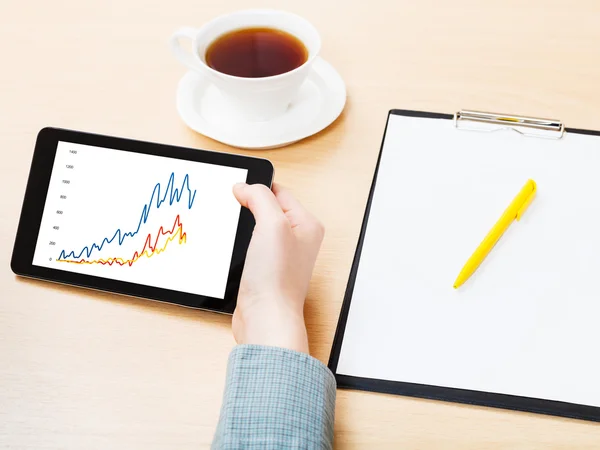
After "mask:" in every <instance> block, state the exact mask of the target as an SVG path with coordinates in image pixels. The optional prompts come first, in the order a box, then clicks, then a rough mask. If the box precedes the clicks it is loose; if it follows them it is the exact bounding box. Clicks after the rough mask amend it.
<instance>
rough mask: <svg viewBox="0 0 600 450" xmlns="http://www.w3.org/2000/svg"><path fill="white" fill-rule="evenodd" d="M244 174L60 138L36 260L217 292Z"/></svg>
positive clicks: (224, 274) (235, 222)
mask: <svg viewBox="0 0 600 450" xmlns="http://www.w3.org/2000/svg"><path fill="white" fill-rule="evenodd" d="M247 174H248V170H247V169H243V168H236V167H228V166H220V165H215V164H208V163H202V162H195V161H185V160H180V159H175V158H166V157H162V156H154V155H147V154H140V153H133V152H127V151H122V150H117V149H107V148H103V147H94V146H90V145H82V144H75V143H70V142H63V141H61V142H59V143H58V148H57V152H56V157H55V160H54V165H53V168H52V173H51V178H50V184H49V187H48V193H47V197H46V202H45V205H44V211H43V215H42V220H41V225H40V230H39V234H38V238H37V244H36V247H35V252H34V257H33V265H36V266H42V267H47V268H52V269H57V270H62V271H68V272H77V273H81V274H86V275H93V276H97V277H103V278H109V279H115V280H121V281H126V282H131V283H138V284H143V285H148V286H154V287H159V288H164V289H171V290H175V291H181V292H186V293H191V294H199V295H205V296H210V297H215V298H221V299H222V298H224V295H225V288H226V284H227V278H228V274H229V268H230V265H231V257H232V252H233V248H234V242H235V237H236V230H237V226H238V221H239V217H240V205H239V204H238V202H237V201H236V200H235V198H234V196H233V194H232V186H233V185H234V184H235V183H238V182H243V181H246V178H247Z"/></svg>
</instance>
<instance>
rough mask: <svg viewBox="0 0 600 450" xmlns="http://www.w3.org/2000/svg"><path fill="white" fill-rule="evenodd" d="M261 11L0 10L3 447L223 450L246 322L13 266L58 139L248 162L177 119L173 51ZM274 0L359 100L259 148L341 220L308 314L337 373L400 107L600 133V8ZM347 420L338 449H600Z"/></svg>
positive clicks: (161, 6) (595, 435)
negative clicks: (37, 168)
mask: <svg viewBox="0 0 600 450" xmlns="http://www.w3.org/2000/svg"><path fill="white" fill-rule="evenodd" d="M255 6H257V5H256V3H255V2H252V1H250V0H223V1H221V2H202V1H191V0H180V1H178V2H164V1H158V0H145V1H141V0H118V1H117V0H105V1H87V2H81V1H75V0H63V1H61V2H42V1H31V0H30V1H20V2H9V1H2V2H0V58H1V61H2V63H1V70H0V144H1V145H0V155H1V157H2V159H1V161H2V162H1V164H0V187H1V189H2V196H1V199H2V200H1V204H0V207H1V208H2V213H1V214H0V248H1V249H2V252H1V253H0V263H1V264H0V265H1V267H2V269H1V270H0V333H1V334H0V446H2V447H5V448H15V449H33V448H35V449H54V448H56V449H58V448H60V449H81V448H111V449H115V450H116V449H130V448H145V449H172V448H181V449H187V448H189V449H197V448H208V446H209V444H210V442H211V439H212V435H213V432H214V428H215V425H216V423H217V419H218V412H219V407H220V402H221V395H222V388H223V383H224V374H225V364H226V359H227V355H228V352H229V350H230V349H231V347H232V346H233V345H234V342H233V339H232V337H231V333H230V319H229V317H227V316H221V315H217V314H210V313H205V312H199V311H194V310H189V309H185V308H180V307H176V306H170V305H165V304H159V303H153V302H147V301H143V300H136V299H130V298H125V297H119V296H114V295H107V294H101V293H96V292H88V291H85V290H81V289H75V288H68V287H58V286H55V285H52V284H49V283H42V282H36V281H28V280H21V279H17V278H15V277H14V276H13V275H12V273H11V272H10V269H9V259H10V253H11V249H12V244H13V239H14V234H15V230H16V226H17V221H18V216H19V211H20V207H21V202H22V194H23V192H24V188H25V183H26V180H27V174H28V170H29V164H30V160H31V155H32V151H33V143H34V141H35V136H36V133H37V131H38V130H39V129H40V128H42V127H44V126H48V125H52V126H60V127H64V128H74V129H79V130H84V131H91V132H97V133H105V134H110V135H117V136H125V137H131V138H137V139H144V140H150V141H158V142H165V143H169V144H175V145H183V146H191V147H197V148H207V149H214V150H227V151H232V149H230V148H228V147H226V146H225V145H222V144H219V143H217V142H214V141H212V140H209V139H207V138H204V137H202V136H200V135H198V134H196V133H194V132H192V131H190V130H189V129H187V128H186V127H185V126H184V125H183V123H182V122H181V120H180V119H179V117H178V116H177V114H176V111H175V100H174V99H175V87H176V84H177V82H178V80H179V78H180V77H181V76H182V75H183V73H184V68H183V67H181V66H180V65H179V64H178V63H177V62H176V61H175V59H174V58H173V57H171V55H170V54H169V51H168V47H167V39H168V37H169V35H170V33H171V32H172V31H173V30H175V29H176V28H177V27H178V26H180V25H193V26H199V25H200V24H202V23H203V22H205V21H207V20H209V19H210V18H212V17H214V16H216V15H218V14H221V13H225V12H230V11H234V10H236V9H240V8H247V7H255ZM260 6H264V7H276V8H282V9H287V10H289V11H292V12H296V13H298V14H301V15H303V16H304V17H306V18H307V19H309V20H311V21H312V22H313V23H314V24H315V25H316V26H317V28H318V29H319V30H320V32H321V34H322V38H323V51H322V56H323V57H324V58H325V59H327V60H328V61H329V62H331V63H332V64H333V65H334V66H335V67H336V68H337V69H338V71H339V72H340V74H341V75H342V77H343V78H344V79H345V81H346V83H347V87H348V104H347V106H346V109H345V111H344V113H343V114H342V116H341V117H340V118H339V120H338V121H337V122H335V123H334V124H333V125H332V126H331V127H329V128H328V129H326V130H324V131H323V132H321V133H319V134H318V135H316V136H314V137H312V138H309V139H306V140H305V141H302V142H300V143H297V144H295V145H293V146H290V147H287V148H284V149H280V150H271V151H266V152H264V153H261V155H262V156H265V157H268V158H269V159H271V160H272V161H273V163H274V165H275V167H276V173H277V181H279V182H280V183H282V184H285V185H287V186H288V187H289V188H291V189H292V190H293V192H294V193H295V194H296V195H297V196H298V197H299V198H300V199H301V200H302V201H303V202H304V203H305V204H306V206H307V207H308V208H310V209H311V210H312V211H314V213H315V214H316V215H318V216H319V217H320V218H321V219H322V221H323V222H324V224H325V225H326V227H327V235H326V238H325V242H324V245H323V249H322V252H321V254H320V257H319V260H318V263H317V267H316V270H315V274H314V279H313V282H312V285H311V290H310V294H309V298H308V302H307V306H306V319H307V323H308V329H309V336H310V343H311V348H312V352H313V354H314V355H315V356H316V357H317V358H319V359H321V360H322V361H327V359H328V356H329V351H330V348H331V342H332V339H333V334H334V331H335V327H336V324H337V317H338V313H339V309H340V306H341V302H342V297H343V294H344V290H345V287H346V282H347V277H348V272H349V270H350V265H351V261H352V257H353V254H354V249H355V245H356V241H357V237H358V233H359V230H360V224H361V219H362V215H363V211H364V206H365V202H366V199H367V195H368V190H369V186H370V183H371V179H372V175H373V169H374V166H375V162H376V158H377V153H378V150H379V145H380V140H381V136H382V131H383V127H384V123H385V118H386V115H387V111H388V110H389V109H391V108H406V109H420V110H429V111H437V112H448V113H453V112H454V111H456V110H458V109H460V108H471V109H483V110H491V111H499V112H508V113H522V114H529V115H534V116H542V117H555V118H559V119H562V120H563V121H565V122H566V124H567V125H568V126H571V127H578V128H595V129H598V128H600V109H599V108H598V105H599V104H600V89H599V80H600V63H599V61H600V27H598V17H599V16H600V3H598V2H597V1H594V0H579V1H577V0H575V1H572V2H564V1H556V0H546V1H541V0H532V1H528V2H523V1H516V0H504V1H502V2H481V1H475V0H455V1H452V2H441V1H434V0H421V1H418V2H416V1H409V0H400V1H392V0H379V1H369V2H359V1H347V2H333V1H330V2H324V1H318V0H304V1H287V0H279V1H276V0H263V1H262V2H261V3H260ZM234 151H237V150H234ZM240 153H250V152H240ZM392 356H393V355H392ZM397 356H398V357H401V349H399V354H398V355H397ZM336 415H337V420H336V428H335V441H336V448H339V449H358V448H369V449H377V448H403V449H463V450H464V449H493V450H501V449H511V450H514V449H553V450H562V449H574V448H577V449H592V448H598V447H599V446H600V426H599V425H598V424H593V423H586V422H579V421H574V420H566V419H558V418H551V417H545V416H539V415H532V414H523V413H514V412H508V411H501V410H493V409H487V408H478V407H470V406H461V405H454V404H447V403H442V402H433V401H426V400H418V399H409V398H402V397H395V396H388V395H380V394H373V393H362V392H353V391H338V402H337V411H336Z"/></svg>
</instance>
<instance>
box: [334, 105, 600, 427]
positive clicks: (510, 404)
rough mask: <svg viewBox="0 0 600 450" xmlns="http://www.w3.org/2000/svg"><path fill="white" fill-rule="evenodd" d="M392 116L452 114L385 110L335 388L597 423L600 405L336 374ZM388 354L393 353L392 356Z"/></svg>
mask: <svg viewBox="0 0 600 450" xmlns="http://www.w3.org/2000/svg"><path fill="white" fill-rule="evenodd" d="M392 115H397V116H409V117H423V118H428V119H441V120H452V119H453V118H454V116H453V115H452V114H445V113H435V112H424V111H412V110H405V109H393V110H390V111H389V113H388V117H387V120H386V125H385V129H384V131H383V138H382V140H381V146H380V148H379V155H378V157H377V163H376V165H375V171H374V173H373V179H372V182H371V189H370V191H369V198H368V200H367V205H366V208H365V213H364V216H363V221H362V226H361V230H360V235H359V238H358V242H357V245H356V251H355V253H354V259H353V261H352V268H351V270H350V276H349V278H348V284H347V286H346V292H345V295H344V300H343V303H342V308H341V311H340V317H339V321H338V324H337V328H336V330H335V336H334V339H333V344H332V348H331V354H330V356H329V363H328V366H329V369H331V371H332V372H333V374H334V375H335V379H336V381H337V385H338V387H339V388H347V389H358V390H362V391H372V392H382V393H386V394H396V395H404V396H409V397H420V398H426V399H432V400H442V401H448V402H456V403H466V404H471V405H481V406H489V407H494V408H504V409H512V410H516V411H526V412H533V413H539V414H548V415H554V416H561V417H569V418H573V419H582V420H590V421H595V422H600V408H598V407H595V406H588V405H580V404H574V403H567V402H560V401H554V400H545V399H539V398H531V397H521V396H517V395H506V394H496V393H489V392H481V391H473V390H468V389H458V388H450V387H441V386H433V385H426V384H417V383H408V382H403V381H390V380H380V379H375V378H363V377H357V376H352V375H343V374H339V373H337V367H338V362H339V359H340V353H341V350H342V342H343V340H344V333H345V331H346V323H347V321H348V314H349V312H350V303H351V302H352V295H353V292H354V284H355V282H356V276H357V274H358V267H359V264H360V256H361V252H362V247H363V242H364V239H365V235H366V232H367V226H368V222H369V213H370V211H371V204H372V202H373V196H374V193H375V186H376V184H377V174H378V172H379V165H380V163H381V156H382V154H383V147H384V144H385V137H386V133H387V125H388V123H389V119H390V116H392ZM566 131H567V132H568V133H577V134H588V135H594V136H600V131H594V130H582V129H576V128H567V129H566ZM391 357H395V356H394V355H392V356H391Z"/></svg>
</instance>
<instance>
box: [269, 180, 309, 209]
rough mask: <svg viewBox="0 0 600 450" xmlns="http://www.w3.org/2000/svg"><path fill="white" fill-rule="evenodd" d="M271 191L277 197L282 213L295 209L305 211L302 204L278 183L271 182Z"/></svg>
mask: <svg viewBox="0 0 600 450" xmlns="http://www.w3.org/2000/svg"><path fill="white" fill-rule="evenodd" d="M273 193H274V194H275V198H277V202H279V205H280V206H281V209H282V210H283V212H284V213H288V212H290V211H297V212H298V213H305V212H307V211H306V210H305V209H304V207H303V206H302V204H301V203H300V202H299V201H298V200H297V199H296V197H294V196H293V195H292V193H291V192H290V191H288V190H287V189H286V188H284V187H283V186H281V185H280V184H279V183H273Z"/></svg>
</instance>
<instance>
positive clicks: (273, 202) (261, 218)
mask: <svg viewBox="0 0 600 450" xmlns="http://www.w3.org/2000/svg"><path fill="white" fill-rule="evenodd" d="M233 195H234V196H235V198H236V199H237V201H238V202H239V203H240V205H242V206H244V207H246V208H248V209H249V210H250V211H251V212H252V214H253V215H254V219H255V220H256V223H257V224H259V223H266V222H272V221H278V220H281V219H285V215H284V214H283V211H282V210H281V206H279V203H278V202H277V199H276V198H275V195H274V194H273V192H271V190H270V189H269V188H268V187H267V186H265V185H264V184H251V185H250V184H246V183H238V184H236V185H235V186H233Z"/></svg>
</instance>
